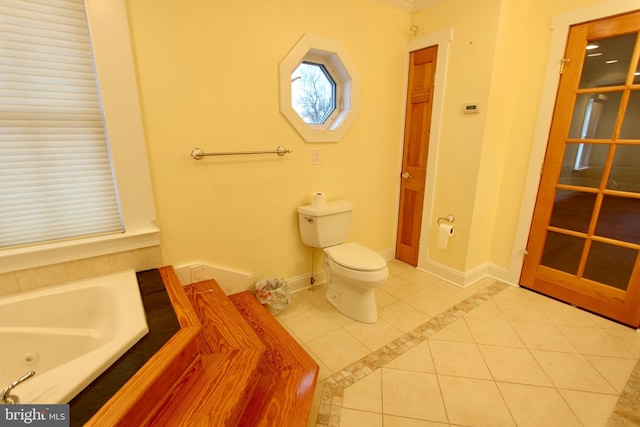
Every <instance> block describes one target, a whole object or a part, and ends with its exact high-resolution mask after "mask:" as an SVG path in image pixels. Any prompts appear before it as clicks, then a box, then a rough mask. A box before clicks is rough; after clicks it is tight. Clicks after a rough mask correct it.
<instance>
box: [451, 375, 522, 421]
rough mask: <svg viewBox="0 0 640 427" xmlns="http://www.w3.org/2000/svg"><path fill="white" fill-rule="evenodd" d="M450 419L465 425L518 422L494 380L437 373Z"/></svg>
mask: <svg viewBox="0 0 640 427" xmlns="http://www.w3.org/2000/svg"><path fill="white" fill-rule="evenodd" d="M438 382H439V383H440V388H441V389H442V398H443V400H444V405H445V408H446V409H447V416H448V417H449V422H450V423H451V424H456V425H464V426H487V427H494V426H505V427H506V426H515V423H514V421H513V418H512V417H511V414H510V413H509V410H508V409H507V406H506V405H505V403H504V400H503V399H502V396H501V395H500V392H499V391H498V388H497V387H496V384H495V383H494V382H493V381H485V380H476V379H471V378H460V377H449V376H443V375H440V376H438Z"/></svg>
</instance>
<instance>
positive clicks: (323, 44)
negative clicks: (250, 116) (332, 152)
mask: <svg viewBox="0 0 640 427" xmlns="http://www.w3.org/2000/svg"><path fill="white" fill-rule="evenodd" d="M305 60H309V61H311V62H315V63H319V64H322V65H324V66H325V67H326V68H327V69H328V70H329V73H330V74H331V77H332V78H333V79H334V80H335V82H336V91H337V92H338V93H336V98H337V102H336V103H337V104H338V105H336V109H337V110H338V111H339V113H338V114H337V115H336V116H335V117H334V116H333V115H332V116H331V117H330V118H329V119H328V120H327V123H326V124H324V125H309V124H308V123H305V122H304V121H303V120H302V118H301V117H300V115H299V114H298V113H297V112H296V110H294V109H293V106H292V105H291V75H292V73H293V72H294V71H295V69H296V68H297V67H298V65H300V63H301V62H302V61H305ZM278 80H279V84H280V113H282V115H283V116H284V117H285V118H286V119H287V120H288V121H289V123H290V124H291V126H293V128H294V129H295V130H296V131H297V132H298V133H299V134H300V136H301V137H302V138H303V139H304V140H305V141H306V142H338V141H340V140H341V139H342V137H343V136H344V135H345V133H347V131H348V130H349V129H350V128H351V126H352V125H353V124H354V122H355V121H356V119H357V118H358V114H359V112H360V76H359V75H358V72H357V71H356V68H355V66H354V64H353V63H352V62H351V59H350V58H349V55H348V54H347V51H346V50H345V49H344V47H343V46H342V44H341V43H340V42H339V41H337V40H333V39H328V38H325V37H322V36H317V35H313V34H305V35H304V36H302V38H301V39H300V41H298V43H296V45H295V46H294V47H293V48H292V49H291V51H290V52H289V53H288V54H287V56H285V57H284V59H283V60H282V62H280V65H279V67H278Z"/></svg>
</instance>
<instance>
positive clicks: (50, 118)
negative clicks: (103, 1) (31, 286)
mask: <svg viewBox="0 0 640 427" xmlns="http://www.w3.org/2000/svg"><path fill="white" fill-rule="evenodd" d="M121 231H123V226H122V220H121V217H120V211H119V206H118V198H117V194H116V189H115V183H114V178H113V172H112V168H111V162H110V156H109V149H108V144H107V138H106V134H105V127H104V124H103V119H102V111H101V106H100V97H99V93H98V89H97V84H96V77H95V69H94V64H93V56H92V52H91V45H90V40H89V32H88V27H87V21H86V17H85V10H84V3H83V1H82V0H41V1H38V0H1V1H0V247H9V246H16V245H24V244H33V243H37V242H45V241H52V240H60V239H69V238H75V237H81V236H88V235H95V234H103V233H112V232H121Z"/></svg>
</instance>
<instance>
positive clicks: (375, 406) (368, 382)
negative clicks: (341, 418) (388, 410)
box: [342, 369, 382, 414]
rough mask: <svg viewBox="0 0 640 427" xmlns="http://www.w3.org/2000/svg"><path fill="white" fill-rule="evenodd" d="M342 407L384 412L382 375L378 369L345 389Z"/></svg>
mask: <svg viewBox="0 0 640 427" xmlns="http://www.w3.org/2000/svg"><path fill="white" fill-rule="evenodd" d="M342 407H343V408H350V409H357V410H360V411H368V412H376V413H378V414H381V413H382V375H381V370H380V369H378V370H376V371H374V372H372V373H371V374H369V375H367V376H366V377H364V378H363V379H361V380H360V381H358V382H357V383H355V384H353V385H350V386H349V387H347V388H346V389H345V390H344V395H343V398H342Z"/></svg>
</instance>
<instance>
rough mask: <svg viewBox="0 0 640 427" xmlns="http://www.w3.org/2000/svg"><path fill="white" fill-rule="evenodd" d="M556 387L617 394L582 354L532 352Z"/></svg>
mask: <svg viewBox="0 0 640 427" xmlns="http://www.w3.org/2000/svg"><path fill="white" fill-rule="evenodd" d="M531 353H532V354H533V357H535V358H536V360H537V361H538V363H539V364H540V367H542V369H543V370H544V372H545V373H546V374H547V376H548V377H549V379H550V380H551V382H552V383H553V385H554V386H556V387H558V388H565V389H570V390H580V391H589V392H594V393H606V394H616V391H615V390H614V389H613V387H611V385H610V384H609V383H608V382H607V380H605V379H604V377H603V376H602V375H600V373H599V372H598V371H596V369H595V368H594V367H593V366H591V364H590V363H589V362H588V361H587V359H585V358H584V356H582V355H581V354H573V353H557V352H551V351H541V350H531Z"/></svg>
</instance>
